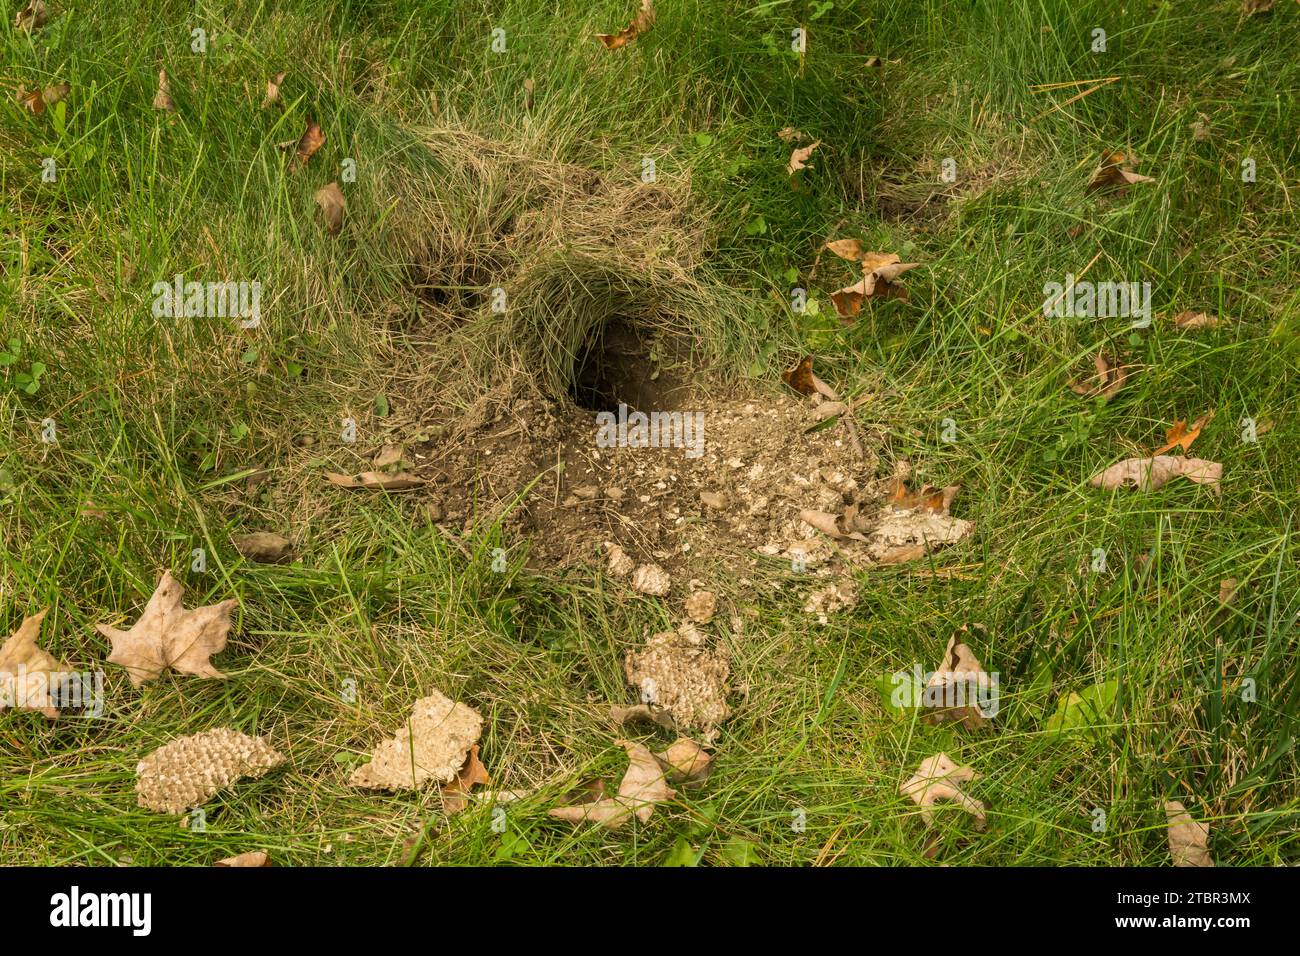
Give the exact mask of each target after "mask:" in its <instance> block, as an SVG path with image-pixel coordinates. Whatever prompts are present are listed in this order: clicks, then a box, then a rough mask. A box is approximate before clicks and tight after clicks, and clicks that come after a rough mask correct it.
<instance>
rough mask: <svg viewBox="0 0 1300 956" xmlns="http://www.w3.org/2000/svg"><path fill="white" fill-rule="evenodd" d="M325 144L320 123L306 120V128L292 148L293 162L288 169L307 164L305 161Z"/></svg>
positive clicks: (298, 167)
mask: <svg viewBox="0 0 1300 956" xmlns="http://www.w3.org/2000/svg"><path fill="white" fill-rule="evenodd" d="M323 145H325V133H324V132H323V131H322V130H321V128H320V124H318V123H317V122H316V121H315V120H308V121H307V128H306V129H305V130H304V131H303V134H302V136H300V137H299V138H298V145H297V147H296V149H295V150H294V157H293V162H292V163H291V164H290V166H289V168H290V169H301V168H302V167H303V166H306V165H307V161H308V160H309V159H311V158H312V157H313V156H315V155H316V150H318V149H320V148H321V147H322V146H323Z"/></svg>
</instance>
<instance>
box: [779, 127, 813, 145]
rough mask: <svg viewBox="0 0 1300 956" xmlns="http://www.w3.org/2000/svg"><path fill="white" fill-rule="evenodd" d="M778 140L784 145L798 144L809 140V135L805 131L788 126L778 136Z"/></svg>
mask: <svg viewBox="0 0 1300 956" xmlns="http://www.w3.org/2000/svg"><path fill="white" fill-rule="evenodd" d="M776 138H777V139H779V140H780V141H781V142H783V143H797V142H799V141H800V140H801V139H807V138H808V134H807V133H805V132H803V130H798V129H795V128H794V127H793V126H787V127H786V128H785V129H783V130H781V131H780V132H779V133H777V134H776Z"/></svg>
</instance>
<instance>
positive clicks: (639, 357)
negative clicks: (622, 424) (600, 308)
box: [569, 316, 689, 413]
mask: <svg viewBox="0 0 1300 956" xmlns="http://www.w3.org/2000/svg"><path fill="white" fill-rule="evenodd" d="M664 351H665V349H664V344H663V343H662V342H660V343H658V344H657V345H656V343H654V342H653V341H652V338H651V336H650V334H649V333H647V331H646V330H645V329H644V328H643V327H642V326H640V325H639V324H637V323H636V322H633V321H631V320H629V319H627V318H624V317H621V316H614V317H611V318H610V319H609V320H608V321H606V322H604V323H602V324H601V325H600V326H598V327H597V328H595V329H594V330H593V331H592V333H591V335H589V336H588V337H587V340H586V341H585V342H584V343H583V345H582V347H581V348H580V349H579V350H578V354H577V356H576V357H575V359H574V363H573V379H572V383H571V384H570V386H569V397H570V398H571V399H573V403H574V404H575V405H577V406H578V407H579V408H581V409H584V410H586V411H589V412H614V413H617V412H618V407H619V405H620V404H621V405H626V406H627V407H628V409H629V410H636V411H642V412H652V411H673V410H675V409H676V408H677V403H678V401H679V400H680V399H681V397H682V396H683V394H684V393H685V392H686V391H688V390H689V384H688V383H686V382H684V381H683V380H682V378H681V377H680V376H679V375H678V374H674V373H673V372H671V371H669V370H668V369H667V368H666V365H667V364H668V362H669V358H668V357H667V356H666V355H665V354H664Z"/></svg>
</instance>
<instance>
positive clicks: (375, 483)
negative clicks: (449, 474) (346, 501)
mask: <svg viewBox="0 0 1300 956" xmlns="http://www.w3.org/2000/svg"><path fill="white" fill-rule="evenodd" d="M325 477H326V478H327V479H328V480H329V481H330V483H331V484H335V485H338V486H339V487H340V488H377V489H379V490H381V491H409V490H410V489H412V488H419V487H421V486H423V485H424V479H423V478H420V477H417V476H416V475H408V474H406V473H405V472H397V473H396V474H393V473H389V472H379V471H363V472H361V474H359V475H340V474H337V473H336V472H332V471H330V472H326V473H325Z"/></svg>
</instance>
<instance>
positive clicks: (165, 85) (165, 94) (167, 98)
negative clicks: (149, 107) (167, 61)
mask: <svg viewBox="0 0 1300 956" xmlns="http://www.w3.org/2000/svg"><path fill="white" fill-rule="evenodd" d="M171 90H172V88H171V83H170V82H168V80H167V71H166V70H159V71H158V92H157V93H155V94H154V97H153V108H154V109H156V110H164V111H166V112H168V113H175V112H176V101H175V100H173V99H172V92H171Z"/></svg>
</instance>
